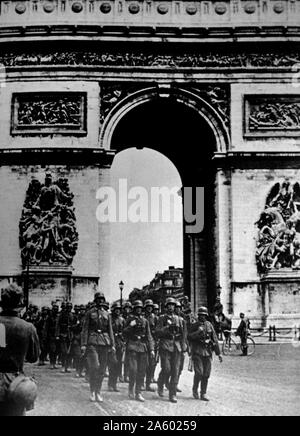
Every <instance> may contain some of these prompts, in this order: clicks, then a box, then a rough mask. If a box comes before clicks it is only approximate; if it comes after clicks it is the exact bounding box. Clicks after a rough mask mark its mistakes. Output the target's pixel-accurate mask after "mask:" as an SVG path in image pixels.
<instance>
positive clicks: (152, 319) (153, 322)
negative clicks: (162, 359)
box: [145, 312, 158, 390]
mask: <svg viewBox="0 0 300 436" xmlns="http://www.w3.org/2000/svg"><path fill="white" fill-rule="evenodd" d="M145 318H146V320H147V321H148V323H149V327H150V332H151V336H152V338H153V343H154V352H155V353H156V352H157V340H156V334H155V331H156V327H157V322H158V317H157V316H156V315H154V314H153V313H149V314H147V312H146V313H145ZM155 368H156V358H155V356H154V357H151V355H150V353H148V366H147V371H146V390H151V388H150V385H151V383H152V381H153V378H154V373H155Z"/></svg>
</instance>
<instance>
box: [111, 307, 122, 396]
mask: <svg viewBox="0 0 300 436" xmlns="http://www.w3.org/2000/svg"><path fill="white" fill-rule="evenodd" d="M124 327H125V320H124V318H123V317H122V316H121V315H118V316H116V315H115V314H114V312H113V313H112V329H113V332H114V339H115V347H116V351H115V353H111V358H110V359H109V378H108V387H109V388H110V389H111V390H114V391H116V392H117V391H118V389H117V382H118V377H121V375H122V361H123V353H124V348H125V342H124V337H123V329H124Z"/></svg>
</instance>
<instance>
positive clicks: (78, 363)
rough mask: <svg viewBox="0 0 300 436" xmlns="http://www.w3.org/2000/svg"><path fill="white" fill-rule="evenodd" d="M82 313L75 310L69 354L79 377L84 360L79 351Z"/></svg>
mask: <svg viewBox="0 0 300 436" xmlns="http://www.w3.org/2000/svg"><path fill="white" fill-rule="evenodd" d="M83 321H84V315H81V314H79V313H78V312H77V314H75V315H74V324H73V326H72V340H71V351H70V356H71V358H72V359H73V366H74V368H75V370H76V376H77V377H81V375H82V371H83V366H84V361H83V356H82V353H81V332H82V327H83Z"/></svg>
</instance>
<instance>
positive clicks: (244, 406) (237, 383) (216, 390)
mask: <svg viewBox="0 0 300 436" xmlns="http://www.w3.org/2000/svg"><path fill="white" fill-rule="evenodd" d="M27 372H32V373H33V374H34V375H35V377H36V378H37V379H38V382H39V397H38V400H37V402H36V408H35V409H34V410H33V411H31V412H29V413H28V415H29V416H41V415H42V416H57V415H59V416H61V415H63V416H131V415H133V416H149V415H154V416H179V415H181V416H197V415H198V416H203V415H204V416H213V415H221V416H222V415H223V416H224V415H225V416H228V415H271V416H272V415H273V416H274V415H300V408H299V402H300V347H299V348H294V347H293V346H292V345H291V344H278V343H276V344H269V345H259V346H258V347H257V351H256V354H255V355H254V356H251V357H225V358H224V362H223V364H220V363H219V362H218V360H217V359H215V360H214V368H213V375H212V377H211V379H210V384H209V391H208V393H209V397H210V399H211V401H210V402H209V403H203V402H201V401H199V400H194V399H193V398H191V386H192V374H191V373H189V372H188V371H187V370H185V371H184V374H183V376H182V378H181V381H180V388H181V389H182V393H181V394H179V395H178V400H179V401H178V404H177V405H173V404H170V403H169V402H168V399H167V398H168V397H167V392H166V395H165V397H166V398H165V399H163V400H161V399H160V400H159V399H158V397H157V394H156V393H154V394H152V393H145V398H146V399H147V402H146V403H145V404H140V403H137V402H136V401H129V400H128V399H127V385H126V384H121V385H120V387H121V393H119V394H118V393H109V392H107V391H106V385H107V382H106V380H105V381H104V391H103V394H104V397H105V402H104V403H103V404H101V405H98V404H94V403H90V402H89V400H88V396H89V389H88V384H87V383H85V381H84V380H83V379H81V380H78V379H76V378H75V375H74V373H73V372H72V373H71V374H66V375H65V374H62V373H61V371H60V370H57V371H50V369H49V367H48V366H46V367H38V366H35V365H34V366H33V367H32V366H31V367H29V368H27Z"/></svg>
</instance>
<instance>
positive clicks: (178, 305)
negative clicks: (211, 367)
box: [175, 301, 187, 392]
mask: <svg viewBox="0 0 300 436" xmlns="http://www.w3.org/2000/svg"><path fill="white" fill-rule="evenodd" d="M175 315H177V316H179V318H180V319H181V320H182V323H183V329H184V340H185V342H186V343H187V325H186V321H185V319H184V318H183V313H182V306H181V303H180V301H176V307H175ZM184 360H185V353H181V356H180V367H179V376H178V383H179V379H180V376H181V374H182V371H183V368H184ZM177 392H181V390H180V389H179V388H178V387H177Z"/></svg>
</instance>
